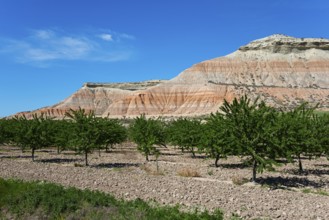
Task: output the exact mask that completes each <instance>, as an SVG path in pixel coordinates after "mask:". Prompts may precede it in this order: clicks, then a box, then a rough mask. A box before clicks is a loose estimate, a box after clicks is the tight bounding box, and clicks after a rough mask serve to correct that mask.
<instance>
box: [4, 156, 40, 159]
mask: <svg viewBox="0 0 329 220" xmlns="http://www.w3.org/2000/svg"><path fill="white" fill-rule="evenodd" d="M2 158H3V159H20V158H32V156H7V155H5V156H2V155H0V159H2ZM34 158H36V156H34Z"/></svg>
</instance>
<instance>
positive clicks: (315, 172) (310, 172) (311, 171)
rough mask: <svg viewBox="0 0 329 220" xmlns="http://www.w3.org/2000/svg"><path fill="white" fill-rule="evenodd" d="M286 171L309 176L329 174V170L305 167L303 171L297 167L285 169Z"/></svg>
mask: <svg viewBox="0 0 329 220" xmlns="http://www.w3.org/2000/svg"><path fill="white" fill-rule="evenodd" d="M285 172H286V173H289V174H293V175H299V176H307V175H316V176H322V175H329V170H327V169H324V170H319V169H304V170H303V172H301V173H300V172H299V170H298V169H297V168H296V169H289V170H285Z"/></svg>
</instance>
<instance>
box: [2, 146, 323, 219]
mask: <svg viewBox="0 0 329 220" xmlns="http://www.w3.org/2000/svg"><path fill="white" fill-rule="evenodd" d="M161 151H162V153H163V155H161V156H160V158H159V162H158V165H159V171H158V172H157V169H156V162H155V161H150V162H148V163H145V158H144V157H143V156H142V155H141V154H139V153H138V152H136V150H135V148H134V146H133V145H132V144H125V145H123V146H118V147H117V148H116V149H113V150H111V152H110V153H105V152H102V154H101V156H99V155H98V152H94V154H92V155H90V157H89V158H90V166H89V167H84V166H81V165H83V164H84V161H83V156H81V155H75V154H74V152H68V151H66V152H63V153H62V154H59V155H58V154H57V153H56V150H55V149H47V150H40V151H37V152H36V161H35V162H32V161H31V155H30V152H26V153H22V152H21V151H20V150H19V149H18V148H14V147H8V146H1V147H0V176H1V177H3V178H18V179H24V180H44V181H49V182H55V183H59V184H62V185H65V186H75V187H78V188H82V189H84V188H89V189H93V190H101V191H104V192H108V193H111V194H113V195H115V196H116V197H118V198H124V199H136V198H141V199H143V200H152V201H154V200H155V201H157V202H158V203H160V204H170V205H174V204H181V205H182V207H183V208H184V209H193V208H198V209H209V210H213V209H215V208H220V209H222V210H223V211H224V213H225V218H226V219H229V218H230V217H231V216H232V215H238V216H240V217H243V218H245V219H254V218H261V219H329V196H328V195H329V161H328V160H327V159H326V158H318V159H316V160H311V161H309V160H307V159H305V160H304V164H303V165H304V168H305V173H304V174H303V175H298V174H297V173H296V170H297V164H287V165H284V164H283V165H282V166H281V167H277V168H276V171H271V172H269V171H266V172H264V173H262V174H258V177H259V182H260V183H262V184H256V185H255V184H251V183H246V184H243V185H237V184H236V182H239V181H240V180H242V179H243V178H245V179H249V178H250V177H251V167H248V166H246V165H244V164H243V163H241V159H240V158H237V157H231V158H229V159H227V160H222V161H221V167H219V168H216V167H214V166H213V162H214V161H213V160H212V159H207V158H205V157H204V156H203V155H200V156H199V157H198V158H191V155H190V154H188V153H185V154H182V153H181V152H180V151H178V150H174V149H172V148H170V149H161ZM187 170H191V171H194V172H196V173H197V174H199V176H200V177H183V176H180V175H179V174H178V173H182V172H186V171H187ZM306 192H309V193H306ZM323 194H327V195H323Z"/></svg>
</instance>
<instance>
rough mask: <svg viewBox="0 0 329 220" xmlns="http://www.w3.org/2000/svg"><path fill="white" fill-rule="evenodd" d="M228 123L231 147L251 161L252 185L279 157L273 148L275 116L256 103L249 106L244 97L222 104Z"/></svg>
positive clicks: (271, 111) (263, 105)
mask: <svg viewBox="0 0 329 220" xmlns="http://www.w3.org/2000/svg"><path fill="white" fill-rule="evenodd" d="M220 109H221V110H222V111H223V113H224V118H225V119H226V120H227V126H228V128H229V129H230V132H231V135H229V136H228V138H229V139H227V140H228V141H230V140H231V138H232V137H233V139H232V143H231V146H234V147H236V149H237V151H238V152H241V155H242V156H249V157H250V158H251V161H252V164H253V169H252V181H253V182H255V181H256V172H257V171H258V172H263V170H264V169H267V168H272V166H273V165H274V164H276V162H275V160H274V158H275V157H276V155H278V152H279V150H280V149H279V148H278V146H277V145H276V144H275V129H273V128H274V125H275V123H276V117H277V113H276V111H275V110H274V109H273V108H271V107H268V106H266V105H265V103H264V102H263V101H261V102H259V103H258V99H256V100H255V101H254V102H252V101H251V100H250V99H248V98H247V96H243V97H242V98H240V99H239V100H238V99H236V98H235V99H234V100H233V102H232V103H228V102H227V101H226V100H224V104H223V106H222V107H221V108H220Z"/></svg>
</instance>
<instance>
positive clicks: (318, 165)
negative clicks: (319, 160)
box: [314, 164, 329, 168]
mask: <svg viewBox="0 0 329 220" xmlns="http://www.w3.org/2000/svg"><path fill="white" fill-rule="evenodd" d="M314 166H316V167H328V168H329V164H314Z"/></svg>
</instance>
